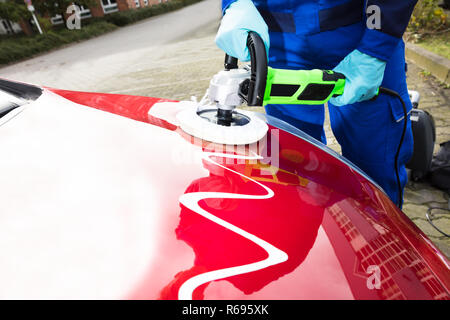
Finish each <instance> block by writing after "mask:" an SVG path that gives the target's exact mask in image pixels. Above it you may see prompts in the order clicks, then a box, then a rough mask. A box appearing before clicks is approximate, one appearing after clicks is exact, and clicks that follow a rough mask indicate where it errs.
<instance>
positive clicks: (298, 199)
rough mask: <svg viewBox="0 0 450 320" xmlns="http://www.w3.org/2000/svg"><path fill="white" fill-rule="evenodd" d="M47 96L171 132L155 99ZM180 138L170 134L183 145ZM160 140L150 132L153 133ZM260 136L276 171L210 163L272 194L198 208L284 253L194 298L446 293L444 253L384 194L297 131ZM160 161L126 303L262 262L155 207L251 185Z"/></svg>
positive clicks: (243, 244)
mask: <svg viewBox="0 0 450 320" xmlns="http://www.w3.org/2000/svg"><path fill="white" fill-rule="evenodd" d="M52 91H53V92H55V93H57V94H60V95H62V96H63V97H65V98H67V99H69V100H72V101H74V102H77V103H79V104H83V105H87V106H91V107H94V108H97V109H100V110H104V111H108V112H112V113H116V114H119V115H122V116H126V117H129V118H131V119H135V120H139V121H144V122H149V123H151V124H154V125H158V126H160V127H163V128H166V129H170V130H175V129H176V127H175V126H173V125H171V124H168V123H167V122H165V121H162V120H160V119H157V118H150V120H149V118H148V116H147V113H148V110H149V109H150V108H151V106H152V105H153V104H154V103H156V102H160V101H167V100H160V99H155V98H145V97H131V96H123V95H107V94H93V93H77V92H70V91H63V90H53V89H52ZM271 129H274V128H273V127H271ZM177 131H178V132H179V130H177ZM181 135H182V137H180V139H185V140H187V141H189V140H190V137H186V135H185V134H181ZM164 137H165V134H164V132H162V133H161V135H160V136H158V137H155V138H157V139H164ZM271 138H272V139H278V140H279V145H280V150H281V152H280V162H279V167H277V168H275V167H273V166H271V165H265V164H263V163H262V162H258V163H248V162H247V163H229V162H226V161H225V160H224V159H220V158H217V159H214V160H215V161H216V162H218V163H222V164H223V165H225V166H226V167H227V168H230V169H231V170H233V171H236V172H239V173H241V174H243V175H245V176H247V177H250V178H252V179H254V180H256V181H259V182H261V183H263V184H264V185H265V186H267V187H268V188H270V189H271V190H273V191H274V193H275V196H274V197H273V198H271V199H266V200H236V199H208V200H202V201H201V202H200V204H201V207H202V208H203V209H205V210H207V211H208V212H210V213H212V214H214V215H216V216H217V217H220V218H221V219H223V220H226V221H228V222H230V223H232V224H233V225H236V226H238V227H239V228H242V229H244V230H246V231H248V232H250V233H252V234H254V235H256V236H258V237H260V238H261V239H264V240H265V241H267V242H269V243H271V244H272V245H274V246H275V247H277V248H279V249H281V250H283V251H284V252H286V253H287V254H288V256H289V259H288V261H286V262H284V263H281V264H279V265H275V266H272V267H268V268H266V269H263V270H259V271H256V272H251V273H248V274H242V275H238V276H234V277H230V278H226V279H223V280H220V281H215V282H213V283H208V284H206V285H203V286H201V287H200V288H197V290H195V291H194V298H195V299H299V298H312V299H351V298H355V299H429V298H431V299H449V288H450V271H449V270H450V269H449V263H448V260H447V259H446V258H445V257H444V256H443V254H442V253H440V252H439V250H437V249H436V248H435V247H434V246H433V245H432V243H431V242H430V240H429V239H427V238H426V236H425V235H424V234H423V233H422V232H421V231H420V230H419V229H418V228H417V227H416V226H415V225H414V224H413V223H412V222H411V221H410V220H409V219H408V218H407V217H406V216H405V215H404V214H403V213H402V212H401V211H400V210H398V209H397V208H396V207H395V205H394V204H393V203H392V202H391V201H390V200H389V199H388V198H387V196H386V195H384V193H382V192H381V191H379V190H378V189H377V188H376V187H374V186H373V185H372V184H371V183H370V182H369V181H367V180H366V179H365V178H364V177H362V176H361V175H359V174H358V173H356V172H355V171H354V170H352V169H351V168H349V167H348V166H347V165H346V164H344V163H342V162H341V161H340V160H338V159H336V158H335V157H333V156H331V155H329V154H328V153H326V152H324V151H323V150H320V149H319V148H317V147H315V146H313V145H311V144H310V143H308V142H306V141H304V140H302V139H300V138H298V137H295V136H293V135H291V134H289V133H287V132H284V131H282V130H280V131H279V135H278V136H277V137H271ZM269 145H270V144H269ZM167 147H168V148H170V146H167ZM191 147H192V148H199V146H195V145H194V144H192V145H191ZM213 147H217V146H213ZM208 151H210V150H208ZM269 154H270V152H269ZM167 160H168V159H159V158H158V150H155V160H154V162H153V163H152V165H153V166H154V167H153V168H149V169H150V170H151V169H153V170H159V171H161V170H163V171H164V172H165V173H166V174H167V179H165V180H161V181H158V183H159V185H160V188H161V189H162V190H165V192H167V197H165V198H164V199H159V200H158V201H160V202H161V205H162V207H164V206H165V207H166V208H167V210H165V211H164V212H161V215H164V217H165V222H164V223H163V224H162V225H161V228H160V230H161V232H160V233H159V234H157V235H153V239H152V241H157V242H158V243H159V252H160V259H155V260H154V261H149V268H148V273H147V275H146V276H145V277H144V278H142V279H140V281H139V282H138V284H137V285H136V288H135V289H134V290H133V291H132V292H129V293H127V294H126V295H125V296H126V298H136V299H148V298H160V299H176V298H177V296H178V289H179V288H180V286H181V285H182V284H183V283H184V282H185V281H186V280H188V279H190V278H192V277H193V276H195V275H198V274H201V273H205V272H209V271H213V270H219V269H223V268H229V267H232V266H237V265H243V264H247V263H252V262H256V261H259V260H262V259H264V258H265V257H266V253H265V251H264V250H262V249H261V248H260V247H259V246H257V245H256V244H255V243H253V242H251V241H249V240H247V239H245V238H243V237H241V236H239V235H237V234H235V233H234V232H232V231H230V230H228V229H225V228H224V227H221V226H219V225H217V224H215V223H213V222H212V221H210V220H208V219H206V218H204V217H202V216H200V215H198V214H197V213H195V212H192V211H191V210H189V209H187V208H185V207H184V206H180V207H179V208H177V206H175V204H174V203H170V204H167V201H168V200H169V199H170V200H169V201H171V202H174V199H177V198H178V197H179V196H180V195H181V194H183V193H190V192H212V191H217V192H228V193H245V194H256V195H257V194H264V190H262V188H261V187H260V186H258V185H256V184H255V183H252V182H251V181H249V180H248V179H244V178H242V177H241V176H239V175H237V174H236V173H233V172H231V171H229V170H224V169H223V168H220V167H219V166H216V165H213V164H211V163H206V162H203V163H189V164H186V165H185V166H176V167H170V168H168V167H167V165H166V162H167ZM202 169H203V172H206V171H205V169H206V170H207V172H208V175H207V176H202V175H199V176H198V178H197V179H194V180H193V181H192V182H191V183H190V184H189V185H184V186H181V185H178V184H176V183H174V181H176V180H177V177H179V176H182V175H183V174H184V173H185V172H197V171H198V172H201V170H202ZM268 172H272V174H267V173H268ZM175 208H177V209H175ZM193 257H194V258H193ZM371 265H377V266H379V267H380V269H381V281H382V282H381V288H380V289H376V290H370V289H369V288H368V287H367V278H368V276H369V275H368V274H367V273H366V270H367V268H368V267H369V266H371Z"/></svg>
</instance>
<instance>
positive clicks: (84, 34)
mask: <svg viewBox="0 0 450 320" xmlns="http://www.w3.org/2000/svg"><path fill="white" fill-rule="evenodd" d="M114 29H117V26H116V25H114V24H111V23H108V22H105V21H99V22H96V23H92V24H89V25H86V26H84V27H83V28H81V29H80V30H67V29H61V30H58V31H56V30H52V31H49V32H47V33H44V34H43V35H35V36H31V37H27V36H22V37H9V38H5V39H2V40H1V41H0V64H6V63H10V62H14V61H17V60H21V59H25V58H28V57H31V56H33V55H35V54H38V53H41V52H45V51H49V50H51V49H54V48H57V47H60V46H62V45H64V44H68V43H71V42H77V41H81V40H85V39H89V38H93V37H96V36H99V35H101V34H103V33H106V32H109V31H112V30H114Z"/></svg>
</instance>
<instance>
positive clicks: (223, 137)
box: [177, 106, 269, 145]
mask: <svg viewBox="0 0 450 320" xmlns="http://www.w3.org/2000/svg"><path fill="white" fill-rule="evenodd" d="M238 112H239V113H240V114H243V115H244V116H246V117H248V118H249V119H250V121H249V122H248V123H247V124H245V125H242V126H230V127H226V126H221V125H218V124H215V123H212V122H209V121H208V120H206V119H203V118H201V117H200V116H199V115H198V114H197V107H194V106H189V107H186V108H185V109H184V110H183V111H180V112H179V113H177V119H178V121H179V124H180V128H181V129H182V130H183V131H185V132H186V133H188V134H190V135H193V136H195V137H197V138H200V139H203V140H206V141H210V142H215V143H220V144H230V145H245V144H252V143H255V142H257V141H259V140H261V139H262V138H264V136H265V135H266V133H267V131H268V130H269V127H268V126H267V124H266V123H265V122H264V121H263V120H262V119H260V118H258V117H257V116H256V115H255V113H253V112H250V111H245V110H239V111H238Z"/></svg>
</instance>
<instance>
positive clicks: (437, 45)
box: [416, 31, 450, 59]
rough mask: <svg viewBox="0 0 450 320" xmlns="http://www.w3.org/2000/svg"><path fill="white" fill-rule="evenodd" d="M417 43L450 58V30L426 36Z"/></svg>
mask: <svg viewBox="0 0 450 320" xmlns="http://www.w3.org/2000/svg"><path fill="white" fill-rule="evenodd" d="M416 44H417V45H419V46H421V47H423V48H425V49H427V50H429V51H431V52H434V53H436V54H438V55H440V56H443V57H445V58H447V59H450V31H447V32H445V33H442V34H438V35H430V36H424V37H422V38H421V39H420V40H418V41H417V43H416Z"/></svg>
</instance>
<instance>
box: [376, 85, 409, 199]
mask: <svg viewBox="0 0 450 320" xmlns="http://www.w3.org/2000/svg"><path fill="white" fill-rule="evenodd" d="M379 93H380V94H386V95H388V96H391V97H395V98H398V99H399V100H400V102H401V103H402V107H403V131H402V137H401V139H400V143H399V144H398V148H397V153H396V154H395V163H394V167H395V175H396V177H397V185H398V203H397V206H398V207H399V208H400V207H401V206H402V203H403V188H402V184H401V182H400V173H399V166H398V158H399V156H400V150H401V149H402V146H403V141H404V140H405V135H406V129H407V128H408V111H407V110H406V104H405V101H404V100H403V98H402V97H401V96H400V95H399V94H398V93H397V92H396V91H394V90H391V89H387V88H382V87H380V91H379Z"/></svg>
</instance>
